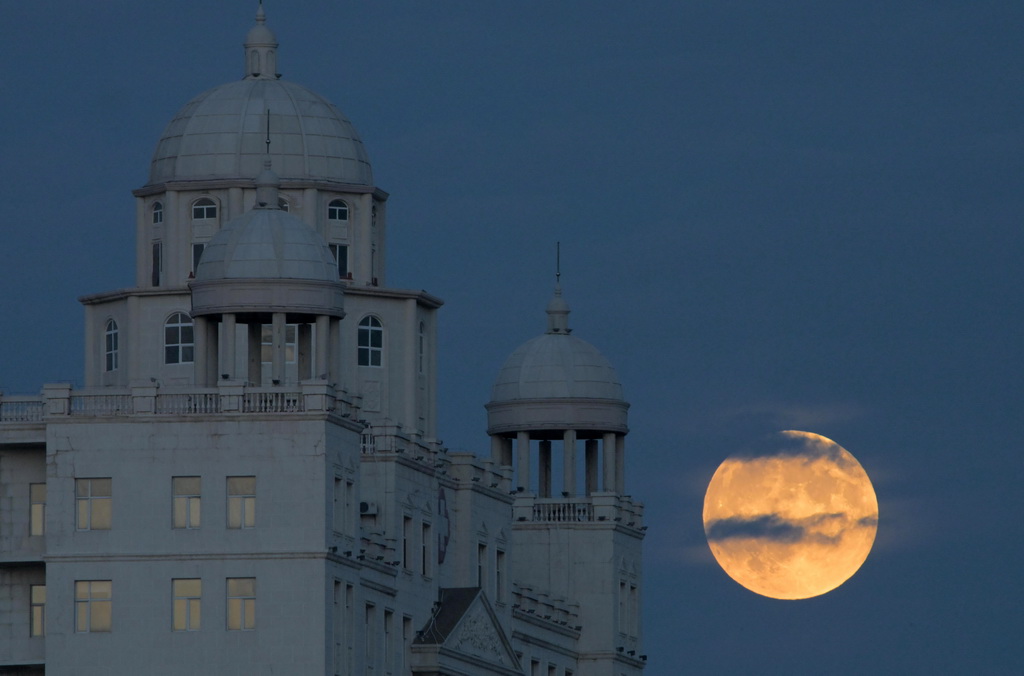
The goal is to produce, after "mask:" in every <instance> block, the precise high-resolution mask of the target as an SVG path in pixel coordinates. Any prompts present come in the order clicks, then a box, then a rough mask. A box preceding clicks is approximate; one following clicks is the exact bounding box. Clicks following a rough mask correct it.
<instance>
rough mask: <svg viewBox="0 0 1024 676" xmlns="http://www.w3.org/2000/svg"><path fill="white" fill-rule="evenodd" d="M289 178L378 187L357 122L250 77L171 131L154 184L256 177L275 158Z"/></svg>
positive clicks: (210, 94) (156, 161)
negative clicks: (265, 158)
mask: <svg viewBox="0 0 1024 676" xmlns="http://www.w3.org/2000/svg"><path fill="white" fill-rule="evenodd" d="M268 110H269V111H270V141H271V144H270V156H271V158H272V159H273V162H274V168H275V169H276V170H277V172H278V174H280V175H281V177H282V178H285V179H310V180H322V181H337V182H339V183H355V184H358V185H372V183H373V173H372V172H371V170H370V160H369V158H368V157H367V155H366V150H365V149H364V148H363V142H362V141H361V140H360V139H359V135H358V134H357V133H356V130H355V128H354V127H353V126H352V123H351V122H349V121H348V120H347V119H346V118H345V116H344V115H342V113H341V111H339V110H338V109H337V108H336V107H335V106H334V105H333V104H331V103H330V102H329V101H327V100H326V99H324V98H323V97H322V96H320V95H319V94H316V93H314V92H312V91H310V90H309V89H306V88H305V87H303V86H301V85H297V84H294V83H292V82H286V81H283V80H269V79H257V78H253V79H245V80H240V81H238V82H229V83H228V84H224V85H221V86H219V87H215V88H213V89H210V90H209V91H206V92H204V93H202V94H200V95H199V96H197V97H196V98H194V99H192V100H191V101H189V102H188V103H187V104H185V107H184V108H182V109H181V110H179V111H178V114H177V115H175V116H174V119H173V120H171V123H170V124H169V125H167V129H165V130H164V133H163V136H161V137H160V141H159V143H157V146H156V152H154V153H153V161H152V163H151V164H150V170H149V182H150V183H151V184H152V183H164V182H168V181H189V180H199V179H218V178H233V179H238V178H250V177H252V176H255V175H256V174H258V173H259V171H260V166H261V165H262V162H263V158H264V157H266V153H267V147H266V146H267V143H266V141H267V111H268Z"/></svg>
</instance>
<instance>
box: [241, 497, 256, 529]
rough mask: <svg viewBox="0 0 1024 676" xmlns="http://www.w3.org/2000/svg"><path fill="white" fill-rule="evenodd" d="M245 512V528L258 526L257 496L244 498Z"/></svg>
mask: <svg viewBox="0 0 1024 676" xmlns="http://www.w3.org/2000/svg"><path fill="white" fill-rule="evenodd" d="M243 500H244V501H245V502H244V508H243V511H244V512H245V523H244V524H243V527H244V528H254V527H255V526H256V498H243Z"/></svg>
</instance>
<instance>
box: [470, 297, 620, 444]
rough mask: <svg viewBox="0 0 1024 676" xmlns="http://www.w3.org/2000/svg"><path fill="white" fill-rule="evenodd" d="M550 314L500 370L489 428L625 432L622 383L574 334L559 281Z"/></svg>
mask: <svg viewBox="0 0 1024 676" xmlns="http://www.w3.org/2000/svg"><path fill="white" fill-rule="evenodd" d="M547 314H548V330H547V332H546V333H544V334H543V335H540V336H537V337H536V338H534V339H532V340H529V341H527V342H526V343H524V344H523V345H521V346H520V347H519V348H518V349H517V350H516V351H515V352H513V353H512V354H511V355H510V356H509V358H508V359H506V360H505V364H504V365H503V366H502V367H501V370H500V371H499V372H498V377H497V379H496V380H495V381H494V387H493V388H492V390H491V401H490V402H488V404H487V406H486V408H487V421H488V425H487V431H488V434H492V435H493V434H499V435H506V434H511V433H514V432H517V431H523V430H530V431H532V432H542V431H545V430H548V431H551V430H566V429H575V430H577V431H578V432H580V433H581V434H582V433H586V432H591V433H592V432H601V431H621V432H624V431H625V430H626V429H627V428H626V410H627V409H628V407H629V404H627V403H626V402H625V400H624V399H623V394H622V384H621V383H620V382H619V378H618V376H617V375H616V373H615V369H614V368H613V367H612V365H611V363H610V362H609V361H608V360H607V359H606V358H605V357H604V355H602V354H601V353H600V352H599V351H598V350H597V348H596V347H594V346H593V345H591V344H590V343H588V342H587V341H585V340H582V339H580V338H577V337H576V336H574V335H572V334H571V330H570V329H569V325H568V316H569V306H568V304H567V303H566V302H565V300H563V299H562V292H561V289H559V288H557V287H556V289H555V296H554V298H552V300H551V302H550V303H549V304H548V308H547Z"/></svg>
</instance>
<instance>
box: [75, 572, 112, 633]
mask: <svg viewBox="0 0 1024 676" xmlns="http://www.w3.org/2000/svg"><path fill="white" fill-rule="evenodd" d="M110 606H111V584H110V580H76V581H75V631H76V632H79V633H94V632H101V631H102V632H106V631H110V615H111V607H110Z"/></svg>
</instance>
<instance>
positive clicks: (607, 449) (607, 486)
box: [601, 432, 617, 492]
mask: <svg viewBox="0 0 1024 676" xmlns="http://www.w3.org/2000/svg"><path fill="white" fill-rule="evenodd" d="M616 436H617V435H616V434H615V432H605V433H604V443H603V444H601V453H602V455H603V456H604V457H603V458H602V460H604V481H603V483H602V485H601V489H602V490H604V491H608V492H612V491H614V490H615V455H616V453H615V446H616V443H615V437H616Z"/></svg>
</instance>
